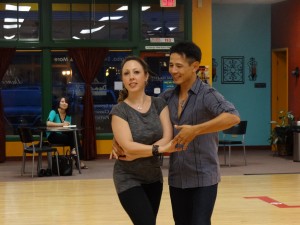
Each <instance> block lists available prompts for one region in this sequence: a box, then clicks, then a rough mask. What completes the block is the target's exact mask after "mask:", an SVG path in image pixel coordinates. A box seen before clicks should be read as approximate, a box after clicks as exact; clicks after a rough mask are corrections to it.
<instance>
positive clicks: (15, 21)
mask: <svg viewBox="0 0 300 225" xmlns="http://www.w3.org/2000/svg"><path fill="white" fill-rule="evenodd" d="M4 22H5V23H17V22H19V23H23V22H24V19H17V18H4Z"/></svg>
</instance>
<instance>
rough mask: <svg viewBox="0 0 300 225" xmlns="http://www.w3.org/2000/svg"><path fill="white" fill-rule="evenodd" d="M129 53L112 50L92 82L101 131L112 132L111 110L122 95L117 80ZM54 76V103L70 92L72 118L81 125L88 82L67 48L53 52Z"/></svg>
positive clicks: (97, 130)
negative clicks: (123, 61) (69, 55)
mask: <svg viewBox="0 0 300 225" xmlns="http://www.w3.org/2000/svg"><path fill="white" fill-rule="evenodd" d="M129 54H131V51H111V52H109V55H108V56H107V57H106V59H105V62H104V65H103V67H102V69H101V70H100V71H99V74H98V75H97V77H96V78H95V80H94V82H93V83H92V94H93V101H94V113H95V121H96V132H97V133H111V132H112V131H111V125H110V120H109V113H110V111H111V109H112V107H113V105H114V104H116V103H117V98H118V90H116V88H115V82H117V81H120V65H121V62H122V60H123V59H124V58H125V57H126V56H127V55H129ZM52 80H53V83H52V96H53V104H55V103H56V102H57V100H58V98H60V97H61V96H67V97H68V98H69V100H70V104H69V107H70V109H71V110H70V111H71V113H72V122H73V123H74V124H79V125H80V124H81V121H82V115H83V96H84V88H85V84H84V82H83V80H82V78H81V75H80V74H79V72H78V71H77V69H76V67H75V65H74V62H73V60H72V59H70V58H69V57H68V54H67V52H52Z"/></svg>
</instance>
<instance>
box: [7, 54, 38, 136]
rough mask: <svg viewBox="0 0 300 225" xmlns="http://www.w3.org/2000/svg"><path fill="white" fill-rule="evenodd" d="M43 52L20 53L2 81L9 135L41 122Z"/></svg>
mask: <svg viewBox="0 0 300 225" xmlns="http://www.w3.org/2000/svg"><path fill="white" fill-rule="evenodd" d="M40 58H41V54H40V52H17V53H16V55H15V57H14V59H13V62H12V63H11V65H10V66H9V68H8V70H7V72H6V73H5V75H4V77H3V80H2V90H1V94H2V102H3V107H4V116H5V123H6V134H16V130H17V127H18V126H20V125H26V126H34V125H37V124H39V123H40V120H41V111H42V109H41V96H42V94H41V77H40V74H41V65H40Z"/></svg>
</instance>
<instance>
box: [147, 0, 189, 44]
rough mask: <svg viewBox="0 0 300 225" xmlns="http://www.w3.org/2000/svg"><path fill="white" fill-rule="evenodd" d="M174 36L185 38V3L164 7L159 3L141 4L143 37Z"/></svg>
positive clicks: (179, 38)
mask: <svg viewBox="0 0 300 225" xmlns="http://www.w3.org/2000/svg"><path fill="white" fill-rule="evenodd" d="M151 38H174V40H176V41H180V40H184V5H183V4H182V3H180V2H177V3H176V7H169V8H168V7H167V8H162V7H160V5H159V4H142V5H141V39H142V40H147V41H149V40H150V41H151Z"/></svg>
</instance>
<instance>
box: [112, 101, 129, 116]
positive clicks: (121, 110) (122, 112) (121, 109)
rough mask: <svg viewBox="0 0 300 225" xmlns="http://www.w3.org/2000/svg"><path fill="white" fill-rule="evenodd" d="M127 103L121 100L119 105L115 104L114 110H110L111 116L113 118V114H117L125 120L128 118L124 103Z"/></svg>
mask: <svg viewBox="0 0 300 225" xmlns="http://www.w3.org/2000/svg"><path fill="white" fill-rule="evenodd" d="M123 104H125V103H123V102H120V103H118V104H117V105H114V106H113V108H112V110H111V111H110V113H109V118H110V119H111V118H112V115H116V116H118V117H120V118H122V119H124V120H126V121H127V120H128V119H127V114H126V112H125V108H124V105H123Z"/></svg>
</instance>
